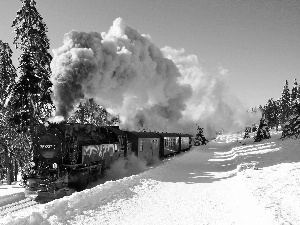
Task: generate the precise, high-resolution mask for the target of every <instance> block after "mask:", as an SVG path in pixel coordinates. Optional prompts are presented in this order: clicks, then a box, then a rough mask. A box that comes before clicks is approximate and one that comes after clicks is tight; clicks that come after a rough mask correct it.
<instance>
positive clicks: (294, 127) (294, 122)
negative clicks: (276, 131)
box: [281, 79, 300, 139]
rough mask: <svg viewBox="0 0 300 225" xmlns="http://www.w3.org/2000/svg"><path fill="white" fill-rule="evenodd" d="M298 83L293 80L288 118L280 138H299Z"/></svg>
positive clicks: (299, 93)
mask: <svg viewBox="0 0 300 225" xmlns="http://www.w3.org/2000/svg"><path fill="white" fill-rule="evenodd" d="M299 90H300V89H299V85H298V83H297V81H296V79H295V80H294V86H293V88H292V94H291V101H290V104H291V110H290V117H289V120H288V121H286V122H285V124H284V127H283V129H282V135H281V138H296V139H297V138H300V91H299Z"/></svg>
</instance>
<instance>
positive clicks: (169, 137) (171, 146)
mask: <svg viewBox="0 0 300 225" xmlns="http://www.w3.org/2000/svg"><path fill="white" fill-rule="evenodd" d="M157 134H158V135H159V136H160V137H161V141H160V148H161V152H160V155H161V156H162V157H165V156H168V155H172V154H176V153H179V152H180V146H179V145H180V143H179V141H180V137H179V135H178V134H175V133H157Z"/></svg>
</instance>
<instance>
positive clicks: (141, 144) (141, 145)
mask: <svg viewBox="0 0 300 225" xmlns="http://www.w3.org/2000/svg"><path fill="white" fill-rule="evenodd" d="M140 151H141V152H142V151H143V141H141V143H140Z"/></svg>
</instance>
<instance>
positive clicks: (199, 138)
mask: <svg viewBox="0 0 300 225" xmlns="http://www.w3.org/2000/svg"><path fill="white" fill-rule="evenodd" d="M207 143H208V140H207V139H206V138H205V136H204V134H203V128H202V127H199V126H198V128H197V134H196V137H195V145H206V144H207Z"/></svg>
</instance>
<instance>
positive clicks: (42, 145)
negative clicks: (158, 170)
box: [23, 123, 192, 200]
mask: <svg viewBox="0 0 300 225" xmlns="http://www.w3.org/2000/svg"><path fill="white" fill-rule="evenodd" d="M32 140H33V144H32V146H33V161H32V162H31V163H30V170H28V171H27V173H24V175H23V181H24V183H25V186H26V191H25V195H26V196H27V197H41V198H44V199H50V200H51V199H56V198H60V197H63V196H66V195H69V194H70V193H71V191H72V190H76V191H81V190H84V189H85V188H86V187H87V185H88V183H89V182H91V181H93V180H96V179H97V178H98V177H99V175H101V174H102V173H103V171H104V170H105V169H107V168H108V167H109V166H110V165H111V164H112V163H113V162H115V161H116V160H118V159H119V158H124V157H125V158H126V157H128V156H129V155H130V154H132V153H134V154H135V155H136V156H137V157H141V158H143V159H145V160H146V161H147V162H151V161H152V160H154V159H155V158H164V157H166V156H169V155H171V154H174V153H179V152H181V151H186V150H188V149H190V148H191V145H192V136H191V135H188V134H176V133H156V132H135V131H123V130H120V129H119V127H117V126H103V127H99V126H95V125H92V124H68V123H60V124H57V123H46V124H44V125H38V126H36V127H35V128H34V133H33V137H32Z"/></svg>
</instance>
